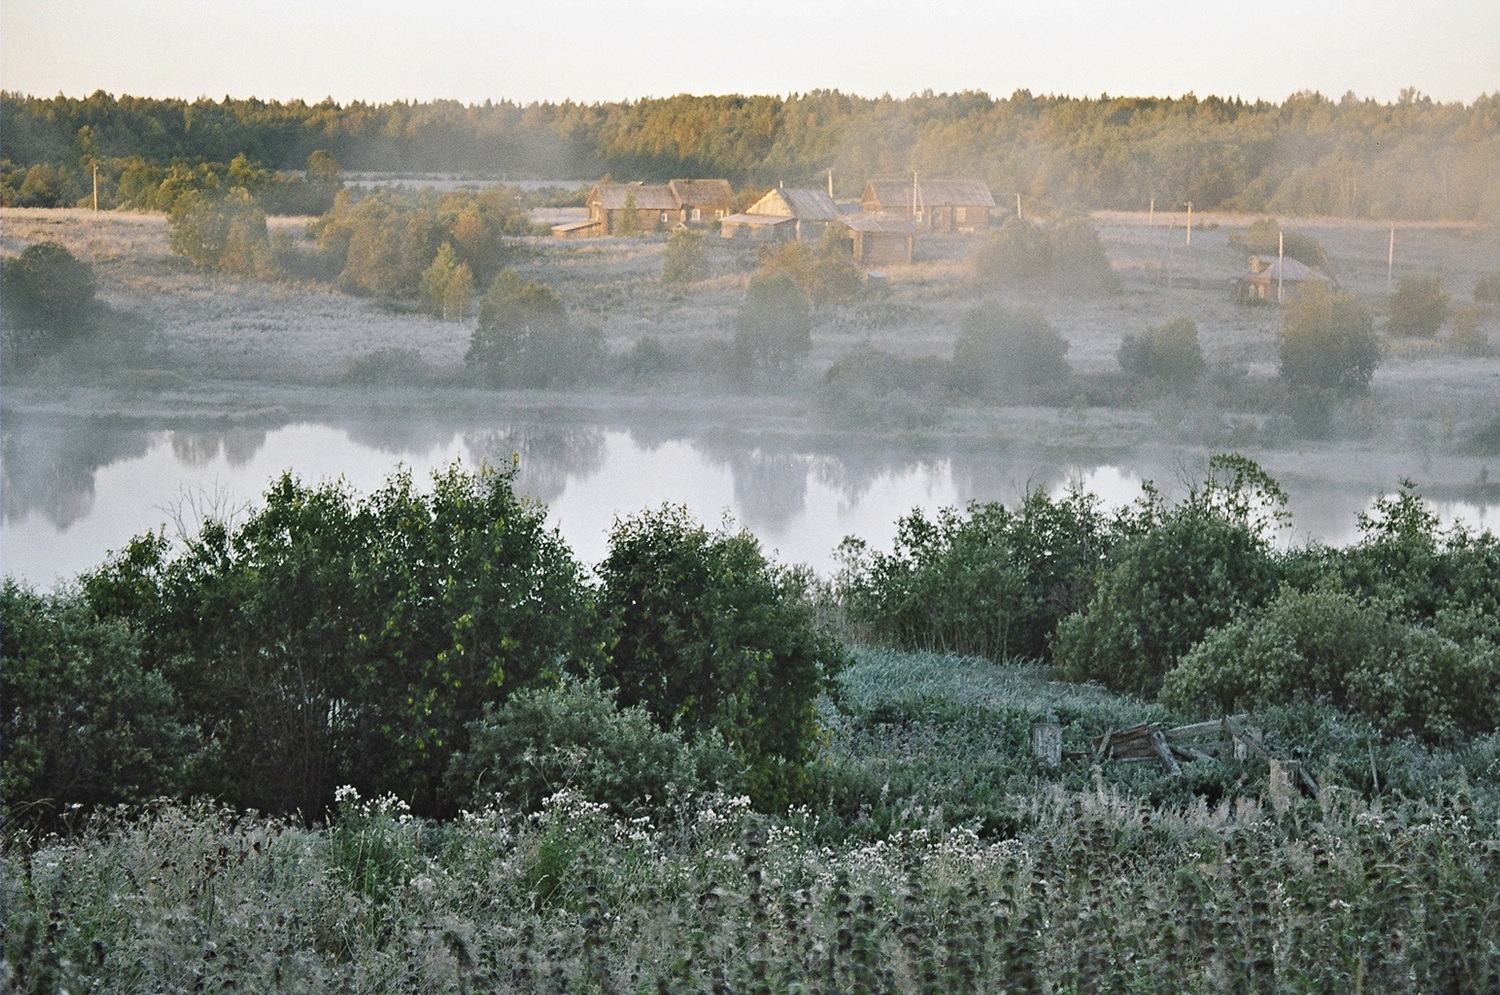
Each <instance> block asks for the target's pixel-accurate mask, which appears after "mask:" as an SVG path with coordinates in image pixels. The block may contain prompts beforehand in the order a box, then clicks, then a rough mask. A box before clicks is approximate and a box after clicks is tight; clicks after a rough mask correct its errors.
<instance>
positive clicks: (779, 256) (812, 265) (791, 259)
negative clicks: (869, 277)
mask: <svg viewBox="0 0 1500 995" xmlns="http://www.w3.org/2000/svg"><path fill="white" fill-rule="evenodd" d="M848 238H849V232H848V229H847V228H845V227H844V226H843V225H842V224H836V225H829V226H828V230H827V231H825V232H824V233H823V237H822V239H821V240H820V241H819V242H818V245H817V248H816V249H810V248H808V246H807V243H805V242H801V241H792V242H786V243H783V244H782V245H781V246H779V247H777V248H772V247H771V246H769V245H767V246H762V247H761V250H760V253H759V260H758V266H757V269H756V272H757V274H758V275H760V276H765V277H769V276H775V275H776V274H778V273H782V274H785V275H787V276H789V277H791V278H792V281H793V282H794V283H796V284H797V289H798V290H799V291H801V292H802V296H804V297H806V298H807V300H808V302H809V303H810V304H812V305H813V306H814V307H828V306H829V305H833V304H842V303H845V302H847V301H851V300H853V299H854V298H855V297H857V296H858V295H859V288H860V275H859V267H858V266H856V265H855V264H854V259H853V257H852V256H851V255H850V253H849V244H848Z"/></svg>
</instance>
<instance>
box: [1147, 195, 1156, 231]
mask: <svg viewBox="0 0 1500 995" xmlns="http://www.w3.org/2000/svg"><path fill="white" fill-rule="evenodd" d="M1146 227H1147V228H1155V227H1156V198H1155V197H1152V198H1151V207H1150V208H1149V209H1148V210H1147V211H1146Z"/></svg>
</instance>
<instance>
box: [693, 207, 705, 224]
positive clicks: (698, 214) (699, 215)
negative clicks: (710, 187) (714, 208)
mask: <svg viewBox="0 0 1500 995" xmlns="http://www.w3.org/2000/svg"><path fill="white" fill-rule="evenodd" d="M693 220H694V221H702V220H703V209H702V208H700V207H695V208H693Z"/></svg>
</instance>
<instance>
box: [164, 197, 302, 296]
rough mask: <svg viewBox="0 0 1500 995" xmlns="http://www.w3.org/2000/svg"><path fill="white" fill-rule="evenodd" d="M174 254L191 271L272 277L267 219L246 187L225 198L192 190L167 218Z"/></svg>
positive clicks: (273, 268) (179, 198) (181, 199)
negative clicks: (189, 265) (188, 264)
mask: <svg viewBox="0 0 1500 995" xmlns="http://www.w3.org/2000/svg"><path fill="white" fill-rule="evenodd" d="M167 222H168V226H169V228H170V230H171V235H170V243H171V246H172V251H173V252H176V253H177V254H179V255H182V256H186V257H187V258H188V259H189V260H190V261H191V262H192V263H193V265H194V266H199V267H202V268H204V269H215V270H221V271H223V272H225V273H235V274H239V275H242V276H256V277H262V278H265V277H271V276H275V275H276V258H275V254H274V253H273V252H272V251H271V240H270V236H269V235H268V234H267V231H266V214H265V211H263V210H261V207H260V205H259V204H258V203H256V201H255V198H254V197H253V196H251V194H250V192H249V191H248V190H246V189H245V188H244V187H235V188H234V189H232V190H230V191H229V192H228V193H225V194H223V195H219V194H216V193H214V192H212V191H201V190H190V191H188V192H187V193H185V194H183V195H182V196H181V197H178V198H177V200H176V201H175V202H174V203H173V205H172V212H171V214H169V215H168V216H167Z"/></svg>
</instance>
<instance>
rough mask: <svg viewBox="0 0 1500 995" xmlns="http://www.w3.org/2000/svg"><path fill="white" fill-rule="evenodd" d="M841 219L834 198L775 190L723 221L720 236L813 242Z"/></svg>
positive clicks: (816, 192) (756, 239)
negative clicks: (740, 212)
mask: <svg viewBox="0 0 1500 995" xmlns="http://www.w3.org/2000/svg"><path fill="white" fill-rule="evenodd" d="M843 219H844V216H843V215H841V214H840V213H839V209H838V205H837V204H835V203H834V202H833V198H832V197H830V196H828V194H826V193H824V192H823V191H821V190H801V189H794V188H791V187H777V188H776V189H775V190H772V191H771V192H770V193H768V194H766V195H765V196H764V197H762V198H761V199H760V200H757V201H756V202H755V203H754V204H751V205H750V206H749V207H748V208H746V209H745V211H744V213H742V214H731V215H729V216H728V217H727V218H725V219H724V220H723V222H722V227H721V228H720V229H719V234H721V235H722V236H724V237H725V238H747V239H751V240H753V241H781V240H788V239H807V240H816V239H820V238H822V237H823V233H824V232H825V231H827V230H828V226H829V225H830V224H833V223H835V222H839V221H842V220H843Z"/></svg>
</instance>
